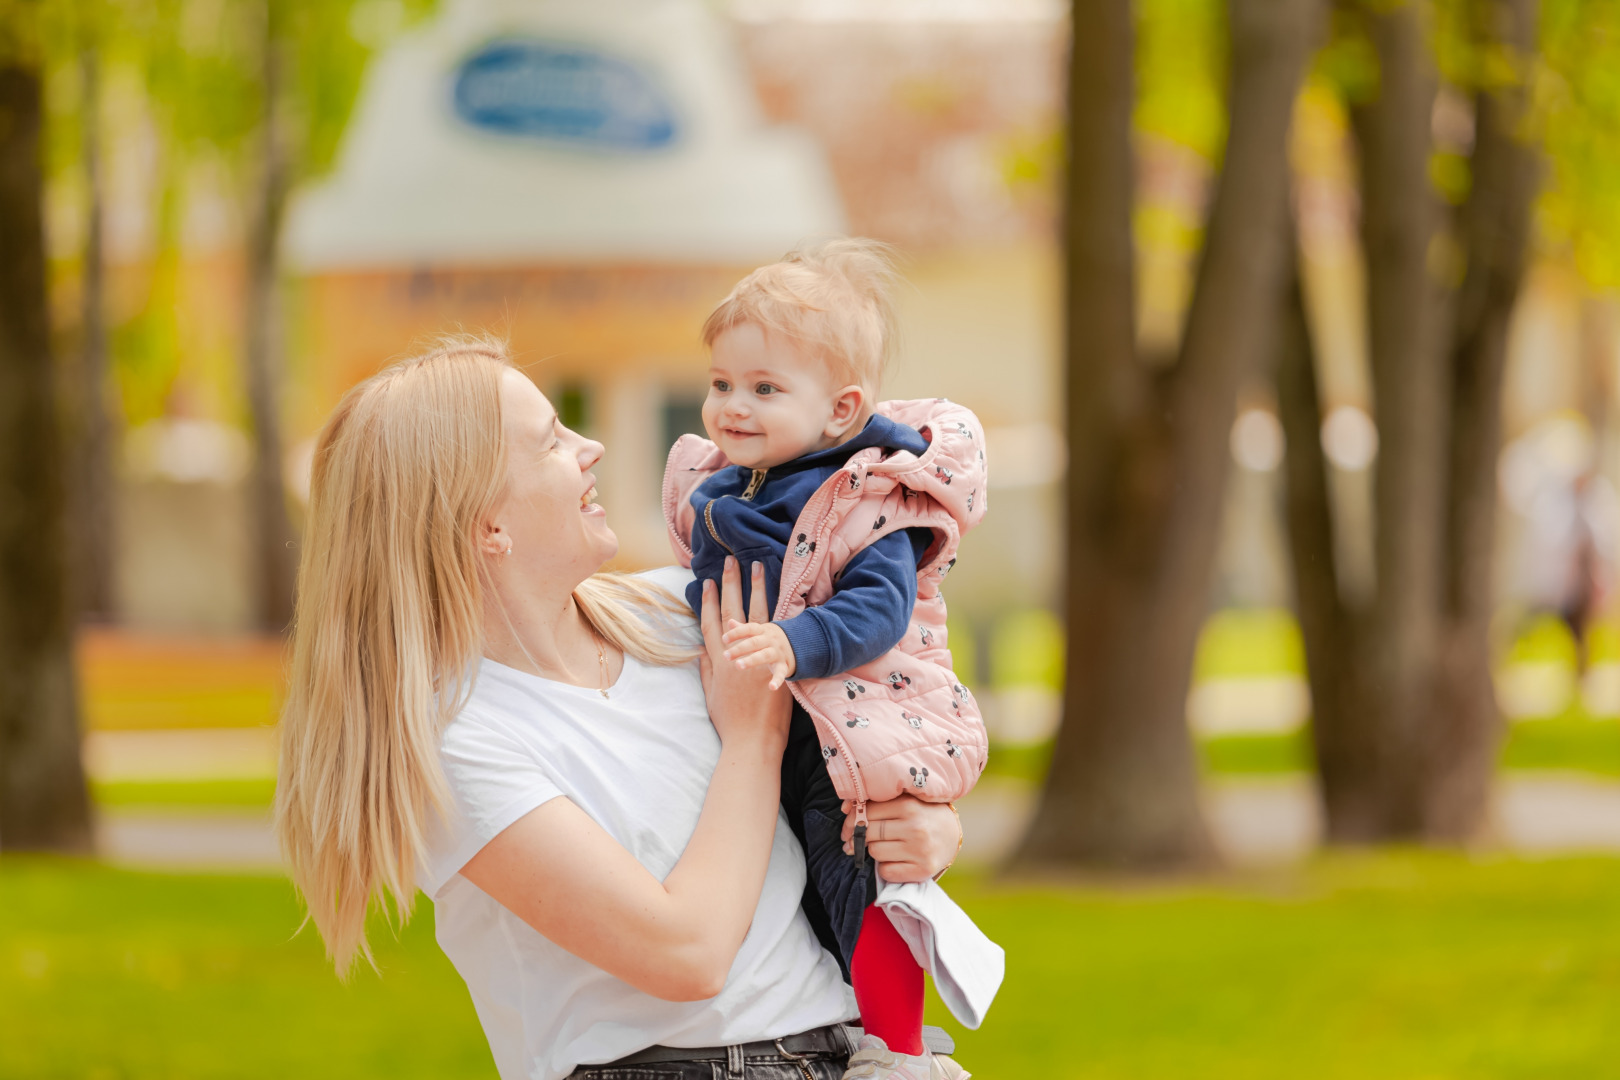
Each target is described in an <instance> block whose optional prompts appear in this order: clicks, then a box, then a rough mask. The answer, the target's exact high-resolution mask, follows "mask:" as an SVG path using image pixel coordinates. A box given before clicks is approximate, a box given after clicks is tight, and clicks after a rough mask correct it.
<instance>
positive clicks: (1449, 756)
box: [1424, 0, 1539, 841]
mask: <svg viewBox="0 0 1620 1080" xmlns="http://www.w3.org/2000/svg"><path fill="white" fill-rule="evenodd" d="M1536 9H1537V4H1536V0H1484V2H1483V3H1481V5H1480V15H1481V17H1482V19H1483V20H1484V21H1485V24H1486V25H1485V26H1483V27H1482V33H1481V34H1480V38H1481V47H1482V48H1500V47H1501V46H1504V45H1505V46H1507V49H1506V50H1505V51H1506V53H1507V54H1508V55H1511V56H1513V57H1514V58H1515V59H1516V60H1518V61H1519V63H1518V70H1519V72H1520V78H1519V80H1518V81H1516V82H1515V83H1513V84H1511V85H1509V86H1506V87H1502V88H1499V89H1487V90H1482V91H1480V92H1479V93H1478V95H1477V96H1476V99H1475V107H1474V152H1473V156H1472V166H1473V168H1472V174H1473V185H1472V187H1471V189H1470V192H1469V198H1468V202H1467V204H1466V205H1465V207H1464V208H1463V214H1462V218H1461V230H1460V231H1461V239H1462V243H1463V245H1464V248H1465V251H1466V256H1467V270H1466V272H1465V275H1464V277H1463V283H1462V288H1461V291H1460V293H1459V295H1458V298H1457V303H1456V324H1455V327H1454V332H1453V340H1452V345H1451V350H1450V355H1449V357H1448V360H1449V372H1448V375H1449V378H1450V381H1451V432H1450V434H1451V438H1450V447H1449V462H1448V464H1449V478H1448V490H1447V498H1446V501H1445V510H1446V533H1445V537H1446V550H1445V555H1446V558H1445V567H1446V576H1445V594H1444V604H1445V608H1444V625H1443V638H1442V643H1443V648H1442V654H1441V663H1440V664H1439V665H1438V667H1437V668H1436V671H1435V676H1436V681H1437V683H1438V686H1437V690H1436V697H1437V699H1438V701H1439V706H1438V708H1437V709H1436V711H1435V723H1434V725H1433V727H1432V730H1431V731H1430V733H1429V735H1430V738H1429V742H1428V745H1427V746H1426V748H1425V749H1426V755H1425V757H1426V764H1427V776H1426V777H1425V780H1426V784H1425V794H1426V800H1425V807H1424V831H1425V833H1426V834H1427V835H1429V836H1430V837H1431V838H1434V839H1441V840H1451V841H1462V840H1467V839H1469V838H1470V837H1472V836H1473V835H1474V834H1475V833H1476V832H1477V831H1478V830H1479V828H1480V826H1481V825H1482V824H1483V822H1484V820H1485V816H1486V812H1487V809H1488V804H1489V796H1490V783H1491V777H1492V774H1493V773H1494V772H1495V767H1496V751H1497V744H1498V741H1499V739H1500V731H1501V717H1500V715H1499V714H1498V712H1497V708H1496V696H1495V692H1494V689H1493V686H1492V683H1491V651H1490V621H1491V615H1492V606H1493V600H1494V597H1495V590H1494V589H1493V588H1492V587H1491V586H1492V557H1493V554H1494V552H1495V540H1496V462H1497V457H1498V455H1499V453H1500V450H1501V443H1502V378H1503V372H1504V370H1505V369H1506V366H1507V337H1508V325H1509V321H1510V320H1511V318H1512V315H1513V307H1514V303H1515V301H1516V300H1517V299H1518V295H1519V286H1520V283H1521V282H1522V280H1523V277H1524V264H1525V252H1526V249H1527V247H1528V240H1529V233H1530V206H1531V202H1532V201H1533V199H1534V198H1535V193H1536V185H1537V182H1538V179H1539V170H1538V168H1537V161H1536V156H1535V152H1534V150H1533V149H1532V148H1531V147H1530V146H1529V145H1528V144H1527V143H1526V142H1525V141H1524V139H1523V133H1522V131H1521V130H1520V125H1521V124H1522V122H1523V118H1524V114H1525V110H1526V106H1527V101H1526V98H1527V94H1528V90H1527V86H1528V78H1529V70H1528V62H1527V59H1528V57H1529V56H1530V55H1531V50H1532V49H1533V48H1534V45H1535V30H1536V15H1537V10H1536Z"/></svg>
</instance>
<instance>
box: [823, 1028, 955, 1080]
mask: <svg viewBox="0 0 1620 1080" xmlns="http://www.w3.org/2000/svg"><path fill="white" fill-rule="evenodd" d="M968 1075H969V1074H968V1073H966V1072H964V1071H963V1070H962V1066H960V1065H958V1064H957V1063H956V1062H954V1061H952V1060H951V1059H950V1058H948V1057H937V1056H935V1055H934V1054H931V1053H929V1052H928V1051H927V1050H924V1051H923V1052H922V1053H921V1054H897V1053H895V1052H894V1051H893V1050H890V1049H889V1047H888V1045H887V1044H886V1043H884V1041H883V1040H882V1039H880V1038H878V1037H877V1036H876V1035H862V1036H861V1041H860V1045H859V1046H858V1047H857V1049H856V1051H855V1053H854V1054H852V1055H850V1059H849V1068H848V1069H846V1070H845V1071H844V1080H968Z"/></svg>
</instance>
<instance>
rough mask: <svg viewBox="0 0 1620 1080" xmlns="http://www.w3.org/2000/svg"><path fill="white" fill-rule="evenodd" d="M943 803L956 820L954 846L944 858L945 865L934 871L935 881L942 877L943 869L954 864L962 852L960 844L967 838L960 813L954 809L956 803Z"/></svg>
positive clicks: (947, 868)
mask: <svg viewBox="0 0 1620 1080" xmlns="http://www.w3.org/2000/svg"><path fill="white" fill-rule="evenodd" d="M945 805H946V806H948V807H949V808H950V811H951V817H952V819H953V820H954V821H955V822H956V847H955V848H953V849H952V850H951V857H950V858H949V859H948V860H946V862H945V865H944V866H942V867H940V868H939V869H938V870H936V871H934V875H933V876H934V880H935V881H938V880H939V879H940V878H942V877H944V876H945V871H947V870H949V869H950V868H951V867H953V866H955V865H956V860H957V858H958V857H960V856H961V854H962V844H963V842H964V841H966V840H967V833H966V832H965V831H964V830H963V829H962V814H961V812H960V811H959V810H957V809H956V804H955V803H954V802H948V803H946V804H945Z"/></svg>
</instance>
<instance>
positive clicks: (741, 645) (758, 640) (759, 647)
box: [725, 637, 774, 660]
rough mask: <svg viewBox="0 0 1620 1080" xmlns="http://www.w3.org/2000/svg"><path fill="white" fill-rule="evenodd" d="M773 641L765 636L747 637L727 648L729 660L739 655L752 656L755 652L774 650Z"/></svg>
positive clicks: (726, 653) (726, 655) (726, 654)
mask: <svg viewBox="0 0 1620 1080" xmlns="http://www.w3.org/2000/svg"><path fill="white" fill-rule="evenodd" d="M773 651H774V649H773V648H772V645H771V642H770V640H769V639H768V638H763V637H746V638H743V639H742V640H741V641H738V642H736V643H735V644H733V645H732V646H731V647H730V648H728V649H726V652H725V657H726V659H727V660H735V659H737V658H738V657H739V656H751V655H753V654H754V653H761V652H773Z"/></svg>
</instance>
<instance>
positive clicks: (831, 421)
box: [822, 384, 866, 439]
mask: <svg viewBox="0 0 1620 1080" xmlns="http://www.w3.org/2000/svg"><path fill="white" fill-rule="evenodd" d="M865 404H866V391H865V390H862V389H861V388H860V387H859V386H855V385H853V384H852V385H850V386H846V387H844V388H843V389H842V390H840V391H838V396H837V397H835V398H833V403H832V416H830V417H829V418H828V419H827V426H826V427H825V428H823V429H822V434H823V435H825V436H826V437H827V438H829V439H841V438H843V437H844V436H845V435H847V434H848V433H849V429H850V428H851V427H853V426H854V425H855V421H856V420H857V419H858V418H859V417H860V415H861V408H862V406H864V405H865Z"/></svg>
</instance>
